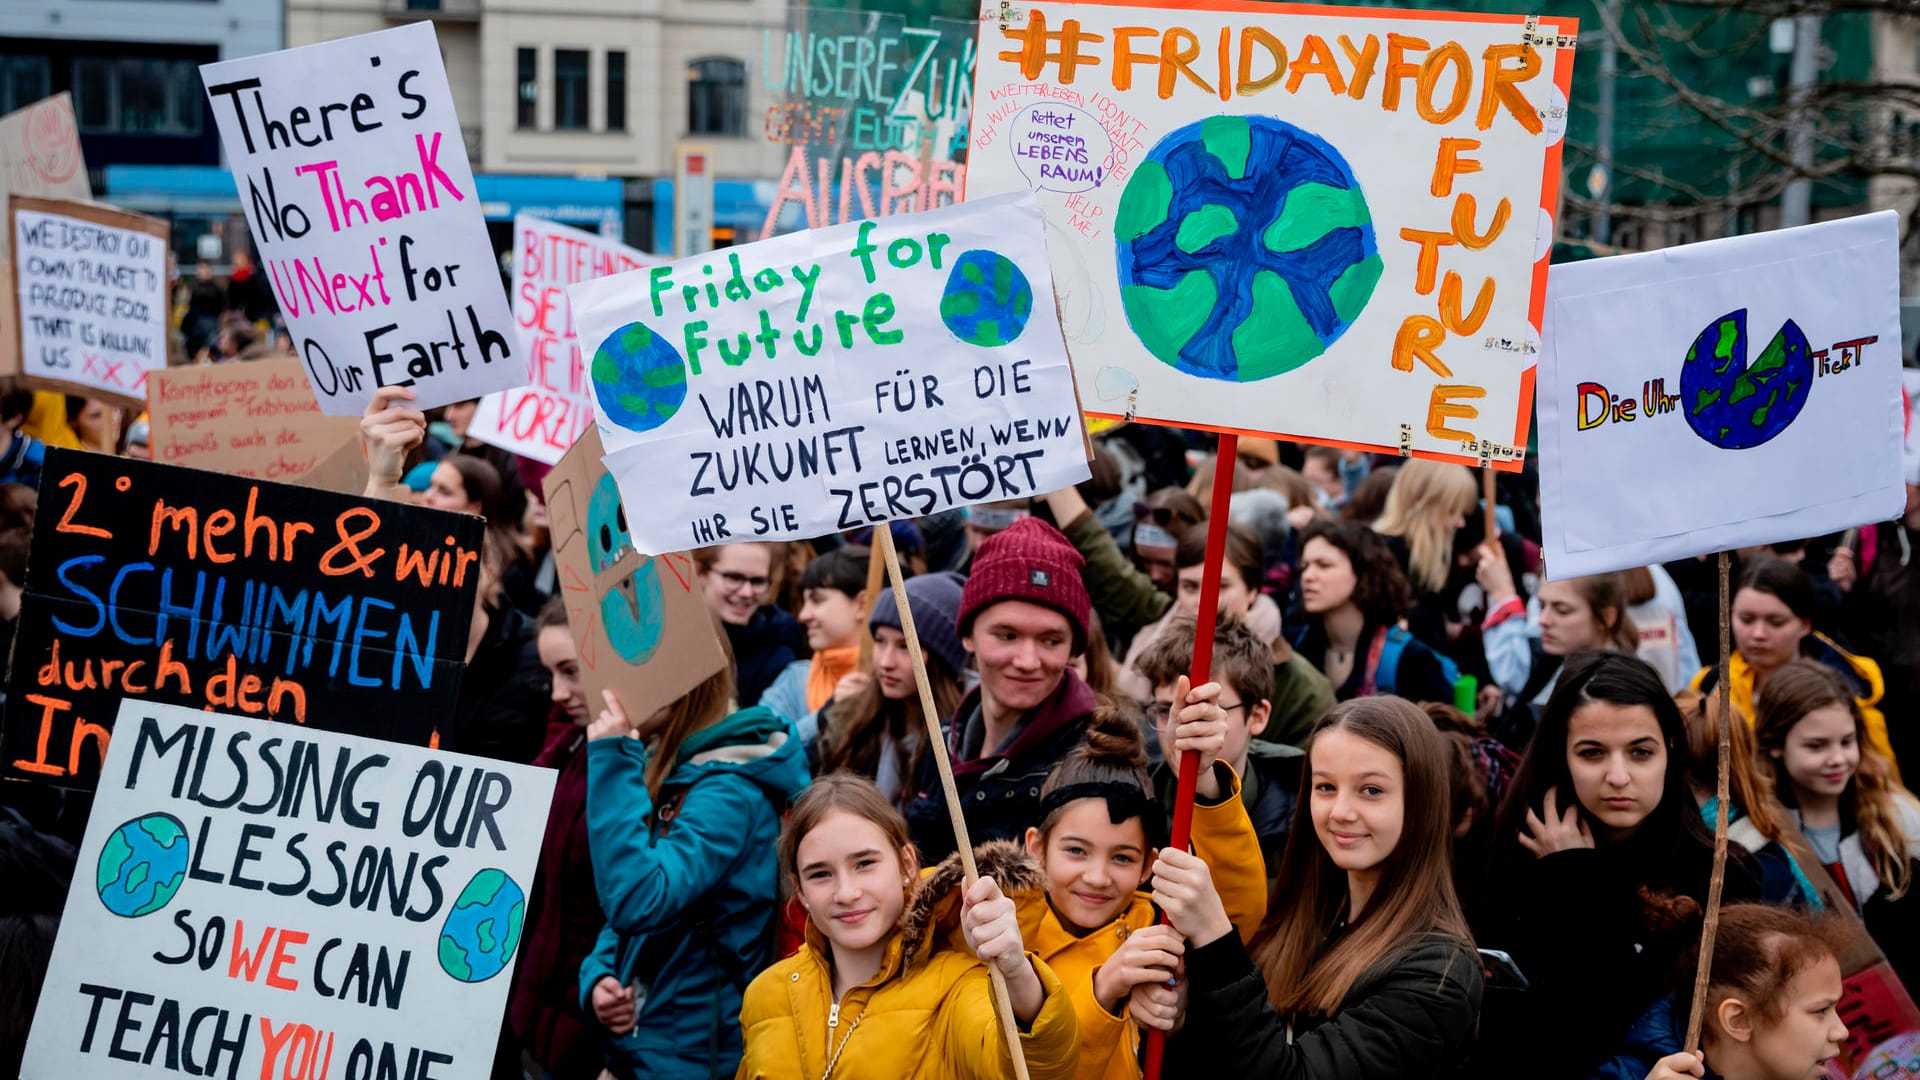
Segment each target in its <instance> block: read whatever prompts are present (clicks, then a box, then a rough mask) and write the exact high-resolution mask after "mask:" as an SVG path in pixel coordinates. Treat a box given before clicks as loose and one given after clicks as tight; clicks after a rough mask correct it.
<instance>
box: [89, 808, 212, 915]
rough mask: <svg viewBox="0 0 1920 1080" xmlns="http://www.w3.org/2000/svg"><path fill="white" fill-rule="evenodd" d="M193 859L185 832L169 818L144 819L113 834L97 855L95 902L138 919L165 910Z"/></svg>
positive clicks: (174, 820) (135, 819) (130, 823)
mask: <svg viewBox="0 0 1920 1080" xmlns="http://www.w3.org/2000/svg"><path fill="white" fill-rule="evenodd" d="M191 854H192V851H191V845H190V844H188V842H187V830H186V827H185V826H183V825H181V824H180V819H179V818H176V817H174V816H173V815H172V814H148V815H146V816H145V817H138V818H134V819H133V820H132V821H129V822H127V823H126V824H124V825H122V826H120V827H119V828H117V829H115V830H113V833H112V835H110V836H108V837H107V842H106V845H105V846H103V847H102V848H101V849H100V862H99V865H98V866H97V867H96V868H95V869H96V873H95V877H94V885H95V887H96V889H97V890H98V892H99V893H100V902H101V903H102V904H105V905H106V908H107V910H108V911H111V912H113V913H114V914H115V915H119V916H121V917H122V918H128V919H137V918H139V917H140V916H142V915H151V914H153V913H154V912H156V911H159V910H160V909H161V908H163V907H166V906H167V902H168V901H170V900H172V899H173V894H174V893H176V892H179V891H180V883H181V882H183V881H185V880H186V879H187V863H188V860H189V858H190V856H191Z"/></svg>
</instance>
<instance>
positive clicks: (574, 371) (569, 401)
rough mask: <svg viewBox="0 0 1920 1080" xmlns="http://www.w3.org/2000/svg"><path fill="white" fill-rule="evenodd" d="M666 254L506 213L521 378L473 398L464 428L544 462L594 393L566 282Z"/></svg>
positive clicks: (577, 427)
mask: <svg viewBox="0 0 1920 1080" xmlns="http://www.w3.org/2000/svg"><path fill="white" fill-rule="evenodd" d="M663 261H665V260H662V259H658V258H655V257H654V256H652V255H649V254H647V253H646V252H644V251H641V250H639V249H638V248H631V247H628V246H627V245H625V244H622V243H619V242H618V241H614V240H609V239H607V238H606V237H604V236H596V235H595V234H593V233H590V232H582V231H581V230H579V229H575V228H570V227H568V226H566V225H562V224H560V223H558V222H554V221H548V220H546V219H544V218H537V217H533V216H531V215H529V214H520V215H518V216H516V217H515V218H514V219H513V325H514V327H515V329H516V330H518V332H519V334H520V346H521V350H520V351H521V353H522V354H523V355H524V356H526V358H527V383H526V385H525V386H517V387H514V388H513V389H511V390H500V391H496V392H494V393H491V394H488V395H487V396H486V397H484V398H481V399H480V405H479V407H478V408H477V409H476V410H475V411H474V415H473V422H472V423H471V424H470V425H468V427H467V434H468V435H470V436H472V437H473V438H476V439H479V440H480V441H481V442H483V443H488V444H490V445H492V446H498V447H500V448H501V449H503V450H511V451H513V452H514V453H516V454H519V455H521V456H522V457H530V458H533V459H534V460H535V461H541V462H545V463H546V464H548V465H553V464H557V463H558V462H559V461H560V458H561V457H562V456H563V455H564V454H566V452H567V450H568V448H569V447H571V446H573V444H574V442H575V441H576V440H578V439H579V438H580V434H581V433H582V432H584V431H586V430H587V429H588V428H589V427H591V426H592V425H593V395H592V394H591V393H589V392H588V390H587V366H586V362H585V360H584V359H583V358H582V357H581V355H580V339H579V336H578V335H577V334H575V333H574V327H573V313H572V311H571V310H570V309H569V308H568V306H567V291H566V287H567V286H568V285H572V284H574V283H575V282H580V281H590V280H592V279H593V278H597V277H606V276H607V275H608V274H619V273H625V272H626V271H628V270H633V269H636V268H638V267H642V266H658V265H659V264H660V263H661V262H663Z"/></svg>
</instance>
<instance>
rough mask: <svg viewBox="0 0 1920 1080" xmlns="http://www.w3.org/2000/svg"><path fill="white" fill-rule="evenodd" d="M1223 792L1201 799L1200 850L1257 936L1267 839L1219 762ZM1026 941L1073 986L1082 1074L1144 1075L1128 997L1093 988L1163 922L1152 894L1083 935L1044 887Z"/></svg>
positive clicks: (1023, 904)
mask: <svg viewBox="0 0 1920 1080" xmlns="http://www.w3.org/2000/svg"><path fill="white" fill-rule="evenodd" d="M1215 768H1217V769H1218V770H1219V776H1220V783H1221V787H1222V788H1223V789H1224V790H1223V792H1222V794H1223V796H1224V797H1223V798H1222V800H1221V802H1220V803H1219V804H1218V805H1214V806H1208V805H1206V804H1204V803H1201V802H1199V801H1197V800H1196V801H1195V803H1194V807H1193V850H1194V854H1196V855H1198V856H1200V857H1201V858H1202V859H1204V860H1205V861H1206V864H1207V869H1208V871H1209V872H1210V873H1211V874H1212V876H1213V885H1214V888H1215V890H1217V891H1218V892H1219V893H1220V900H1221V903H1222V904H1223V905H1224V906H1225V907H1226V909H1227V918H1229V919H1231V920H1233V925H1234V928H1235V929H1236V930H1238V931H1239V932H1240V940H1241V941H1251V940H1252V939H1253V935H1254V933H1255V932H1256V931H1257V930H1258V929H1259V928H1260V921H1261V920H1262V919H1264V918H1265V917H1266V914H1267V874H1266V863H1265V861H1264V860H1263V859H1262V858H1261V856H1260V837H1259V836H1258V835H1257V834H1256V833H1255V832H1254V831H1253V821H1252V819H1250V818H1248V817H1247V807H1246V804H1245V803H1243V802H1242V801H1241V799H1240V778H1239V777H1238V776H1235V775H1234V772H1233V769H1232V767H1231V766H1229V765H1227V764H1226V763H1225V762H1220V763H1218V764H1217V765H1216V766H1215ZM1018 904H1019V911H1020V939H1021V940H1022V941H1024V942H1026V944H1027V947H1028V948H1030V949H1032V950H1033V951H1034V952H1036V953H1038V954H1039V956H1040V959H1042V960H1044V961H1046V963H1047V966H1048V967H1049V968H1051V969H1052V970H1053V973H1054V974H1055V975H1058V976H1059V977H1060V981H1061V983H1062V984H1063V985H1065V987H1066V990H1067V997H1069V998H1070V999H1072V1001H1073V1010H1074V1013H1075V1014H1076V1015H1077V1016H1078V1017H1079V1021H1080V1067H1079V1069H1077V1070H1076V1071H1075V1072H1074V1074H1073V1075H1074V1078H1075V1080H1138V1078H1139V1076H1140V1062H1139V1058H1138V1054H1137V1053H1136V1049H1135V1048H1136V1047H1137V1046H1138V1045H1139V1041H1140V1033H1139V1030H1138V1028H1137V1026H1136V1025H1135V1024H1134V1021H1133V1017H1132V1016H1131V1015H1130V1014H1129V1013H1128V1011H1127V1007H1126V1003H1125V1002H1124V1001H1123V1002H1122V1003H1121V1005H1120V1014H1119V1015H1117V1016H1116V1015H1114V1014H1113V1013H1111V1012H1108V1011H1107V1009H1106V1007H1105V1006H1103V1005H1101V1004H1100V1002H1099V1000H1098V999H1097V998H1095V996H1094V993H1093V976H1094V973H1095V972H1097V971H1099V970H1100V965H1102V964H1104V963H1106V962H1107V961H1108V960H1109V959H1111V958H1112V957H1113V954H1114V953H1116V952H1119V951H1120V945H1121V943H1122V942H1124V941H1126V939H1127V935H1129V934H1132V933H1134V932H1135V931H1138V930H1144V929H1146V928H1147V927H1149V926H1152V925H1154V924H1155V923H1157V922H1159V921H1160V920H1159V917H1158V916H1157V915H1156V914H1155V912H1154V909H1153V900H1152V896H1151V894H1149V893H1147V892H1144V891H1143V892H1137V893H1134V894H1133V901H1132V902H1131V903H1130V904H1128V905H1127V907H1126V908H1125V909H1124V910H1122V911H1121V913H1120V914H1119V916H1117V917H1116V918H1115V919H1114V920H1113V921H1112V922H1110V923H1108V924H1107V925H1105V926H1103V927H1101V928H1100V929H1098V930H1095V931H1093V932H1091V933H1087V934H1076V933H1075V932H1074V931H1073V930H1071V929H1069V928H1068V927H1067V926H1066V925H1065V924H1064V923H1062V922H1061V921H1060V916H1059V914H1058V913H1057V912H1055V911H1054V909H1053V905H1052V904H1050V903H1048V902H1047V896H1046V893H1045V892H1044V891H1042V892H1039V893H1037V894H1027V895H1022V896H1021V897H1020V898H1019V899H1018Z"/></svg>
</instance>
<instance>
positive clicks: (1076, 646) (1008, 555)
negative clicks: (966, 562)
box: [959, 517, 1093, 656]
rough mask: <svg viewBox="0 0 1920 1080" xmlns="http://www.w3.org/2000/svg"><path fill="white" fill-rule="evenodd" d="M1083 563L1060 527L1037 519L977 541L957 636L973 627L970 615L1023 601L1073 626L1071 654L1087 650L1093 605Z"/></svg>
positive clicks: (962, 599) (1019, 522) (1033, 518)
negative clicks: (1083, 576)
mask: <svg viewBox="0 0 1920 1080" xmlns="http://www.w3.org/2000/svg"><path fill="white" fill-rule="evenodd" d="M1085 565H1086V560H1085V559H1083V558H1081V557H1080V552H1079V551H1077V550H1075V549H1074V546H1073V542H1072V541H1070V540H1068V539H1067V538H1066V536H1065V535H1063V534H1062V533H1061V532H1060V530H1059V529H1056V528H1054V527H1053V526H1051V525H1049V524H1047V523H1046V522H1044V521H1041V520H1040V519H1039V518H1036V517H1023V518H1021V519H1020V520H1019V521H1016V522H1014V523H1013V525H1012V526H1011V527H1009V528H1007V529H1006V530H1005V531H1004V532H999V533H995V534H994V535H992V536H989V537H987V538H986V539H985V540H983V541H981V543H980V550H978V551H976V552H975V553H974V556H973V576H971V577H969V578H967V587H966V590H965V593H964V595H963V596H962V597H961V600H960V620H959V631H960V636H961V637H965V636H967V634H968V633H970V632H971V631H972V629H973V617H974V616H975V615H978V614H979V613H980V612H982V611H984V610H986V609H987V608H989V607H992V606H993V605H995V604H997V603H1000V602H1001V601H1003V600H1024V601H1026V602H1027V603H1030V604H1038V605H1040V606H1041V607H1048V608H1052V609H1053V610H1055V611H1058V612H1059V613H1060V614H1062V615H1065V616H1066V617H1067V622H1068V623H1069V624H1070V625H1071V626H1072V627H1073V652H1074V655H1075V656H1078V655H1079V654H1080V653H1082V652H1084V651H1085V650H1086V647H1087V623H1088V621H1089V620H1090V619H1091V618H1092V611H1093V602H1092V601H1091V600H1090V599H1088V597H1087V585H1086V582H1084V581H1083V580H1081V578H1080V568H1081V567H1082V566H1085Z"/></svg>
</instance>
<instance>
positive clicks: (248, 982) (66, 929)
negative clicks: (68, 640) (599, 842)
mask: <svg viewBox="0 0 1920 1080" xmlns="http://www.w3.org/2000/svg"><path fill="white" fill-rule="evenodd" d="M115 731H116V732H117V733H119V734H120V735H121V736H123V737H118V738H115V739H114V740H113V743H112V744H111V746H110V747H109V748H108V751H107V760H106V763H105V766H104V768H103V770H102V772H101V776H100V786H99V788H98V791H97V794H96V797H95V801H94V804H93V813H92V817H91V818H90V819H89V821H88V823H87V834H86V839H85V842H84V843H82V844H81V847H80V861H79V866H78V869H76V871H75V873H74V878H73V888H72V890H71V892H69V893H68V895H67V906H66V911H65V914H64V915H63V916H62V918H61V922H60V936H59V938H58V940H57V941H55V943H54V948H53V959H52V962H51V963H50V964H49V966H48V970H47V980H46V985H45V987H44V989H43V990H42V991H41V994H40V1003H39V1008H38V1010H37V1011H36V1012H35V1013H34V1019H33V1028H32V1033H31V1034H30V1035H29V1036H28V1041H27V1050H26V1058H25V1061H24V1063H23V1065H22V1067H21V1075H22V1076H23V1077H31V1078H33V1080H62V1078H68V1077H89V1078H113V1077H127V1078H133V1077H150V1076H153V1075H155V1074H156V1073H160V1072H163V1071H166V1070H168V1069H173V1068H175V1063H176V1061H177V1060H190V1061H196V1062H199V1063H200V1065H201V1066H202V1067H203V1068H204V1071H205V1073H206V1074H207V1075H212V1076H221V1077H225V1076H244V1077H255V1076H260V1077H279V1076H309V1077H319V1076H368V1077H371V1076H415V1077H420V1076H435V1077H443V1078H447V1080H485V1078H486V1077H487V1076H489V1075H490V1074H491V1072H492V1069H493V1057H494V1047H495V1043H496V1038H495V1037H496V1036H497V1035H498V1033H499V1030H500V1017H501V1015H502V1014H503V1012H504V1011H505V1008H506V999H507V988H508V986H509V985H510V984H511V983H512V981H513V966H514V961H515V959H516V958H517V956H518V953H519V945H520V941H521V938H522V936H523V934H524V932H525V930H526V926H525V916H526V897H527V895H528V890H529V889H531V887H532V885H533V870H534V862H535V859H536V858H537V856H538V854H539V851H540V842H541V837H542V835H543V833H544V830H545V826H546V820H547V809H548V806H549V804H550V803H551V801H552V797H553V776H554V774H553V772H552V770H550V769H537V768H533V767H531V766H527V765H511V764H506V763H502V762H497V761H487V760H483V759H480V758H473V757H466V756H463V755H459V754H447V753H442V752H438V751H434V750H428V749H426V748H425V747H415V746H406V745H402V744H400V743H389V742H380V741H376V740H373V739H363V738H358V737H355V736H350V735H340V734H335V733H331V732H326V731H320V730H316V729H310V728H299V727H292V728H289V727H283V726H281V725H278V724H274V725H267V724H261V723H260V722H258V721H256V720H248V719H244V718H242V717H237V716H227V715H224V714H220V713H212V712H201V711H199V710H196V709H188V708H181V707H178V706H173V705H159V704H153V703H149V702H144V701H135V700H128V701H126V702H125V703H123V704H122V706H121V709H120V718H119V720H118V722H117V723H116V725H115ZM177 1055H178V1057H177ZM188 1071H199V1070H198V1069H189V1070H188Z"/></svg>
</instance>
